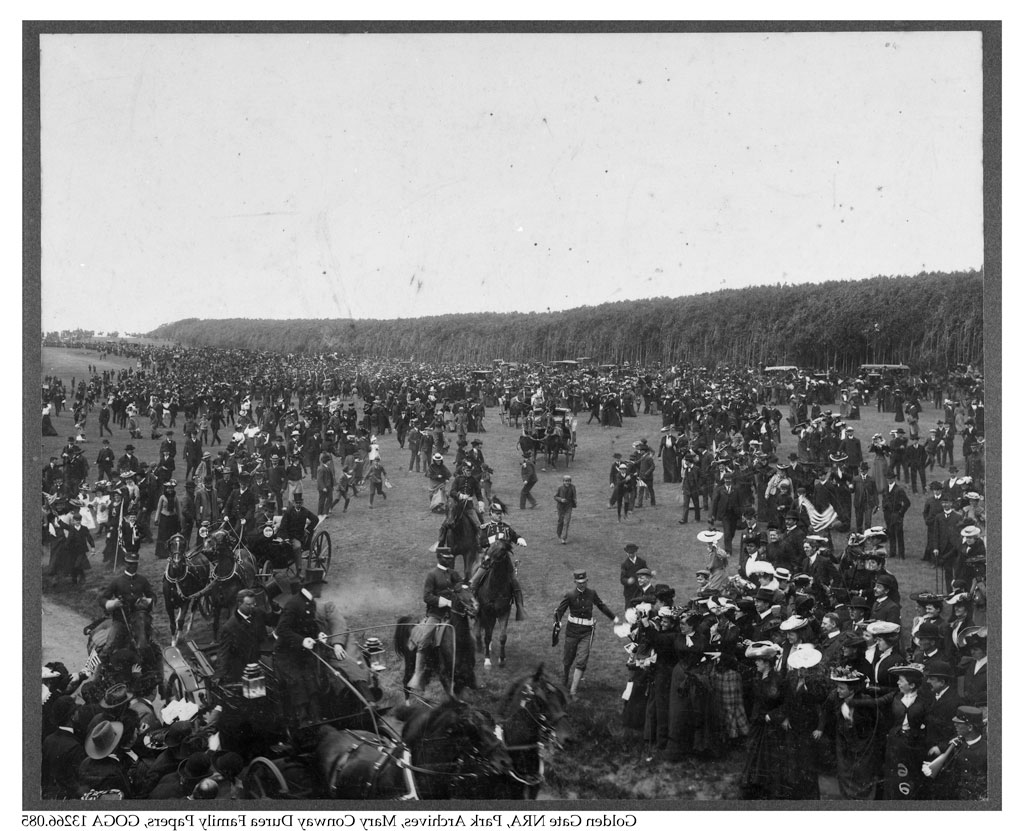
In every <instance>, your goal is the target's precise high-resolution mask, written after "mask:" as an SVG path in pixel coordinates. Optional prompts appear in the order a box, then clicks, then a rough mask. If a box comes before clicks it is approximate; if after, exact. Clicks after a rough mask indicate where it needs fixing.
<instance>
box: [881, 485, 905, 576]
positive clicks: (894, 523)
mask: <svg viewBox="0 0 1024 831" xmlns="http://www.w3.org/2000/svg"><path fill="white" fill-rule="evenodd" d="M885 480H886V487H885V491H884V492H883V493H882V516H883V518H884V519H885V533H886V536H887V537H888V539H889V545H890V546H891V548H890V551H889V553H890V554H894V555H896V556H897V557H899V559H901V560H905V559H906V557H907V553H906V552H907V546H906V542H905V541H904V538H903V517H904V516H905V515H906V513H907V511H909V510H910V497H909V496H907V492H906V491H905V490H903V488H902V487H900V485H899V484H897V482H896V471H895V470H893V469H892V468H889V470H887V471H886V473H885Z"/></svg>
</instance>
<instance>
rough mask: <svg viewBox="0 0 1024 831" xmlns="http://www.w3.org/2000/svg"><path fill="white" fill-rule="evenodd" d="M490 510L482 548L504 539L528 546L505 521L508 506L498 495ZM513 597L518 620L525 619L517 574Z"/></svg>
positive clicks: (493, 500)
mask: <svg viewBox="0 0 1024 831" xmlns="http://www.w3.org/2000/svg"><path fill="white" fill-rule="evenodd" d="M488 511H489V515H490V522H488V523H487V524H486V525H484V526H483V527H482V528H481V529H480V540H479V542H480V548H481V549H483V550H486V549H488V548H490V547H491V546H492V545H494V544H495V543H496V542H500V541H503V540H505V541H508V542H510V543H512V544H513V545H519V546H522V547H523V548H526V540H525V539H524V538H523V537H521V536H520V535H519V533H518V532H517V531H516V530H515V529H514V528H513V527H512V526H511V525H509V524H508V523H507V522H505V519H504V517H505V514H506V513H508V508H507V507H506V505H505V503H504V502H502V501H501V500H500V499H498V497H496V496H495V497H492V498H491V504H490V506H489V508H488ZM478 574H479V572H477V574H473V575H471V576H470V577H471V581H472V579H475V578H477V576H478ZM512 598H513V600H514V601H515V604H516V620H525V619H526V604H525V603H524V601H523V589H522V587H521V586H520V585H519V578H518V577H516V576H515V575H513V577H512Z"/></svg>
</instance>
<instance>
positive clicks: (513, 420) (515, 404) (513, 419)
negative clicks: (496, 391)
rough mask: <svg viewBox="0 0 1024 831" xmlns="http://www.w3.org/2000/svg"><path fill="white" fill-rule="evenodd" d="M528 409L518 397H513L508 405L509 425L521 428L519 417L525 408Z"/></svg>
mask: <svg viewBox="0 0 1024 831" xmlns="http://www.w3.org/2000/svg"><path fill="white" fill-rule="evenodd" d="M524 409H526V405H525V404H523V402H522V401H520V400H519V399H518V398H513V399H512V400H511V401H510V402H509V405H508V422H509V426H513V425H514V426H515V428H516V429H517V430H518V429H519V417H520V416H521V415H522V414H523V410H524Z"/></svg>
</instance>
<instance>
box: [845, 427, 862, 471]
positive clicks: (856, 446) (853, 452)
mask: <svg viewBox="0 0 1024 831" xmlns="http://www.w3.org/2000/svg"><path fill="white" fill-rule="evenodd" d="M839 455H841V456H846V459H847V461H846V464H847V466H848V467H849V468H850V470H851V471H855V470H856V469H857V468H858V467H860V463H861V462H862V461H864V450H863V448H862V447H861V444H860V439H858V438H856V437H855V436H854V435H853V428H852V427H844V428H843V440H842V441H841V442H839Z"/></svg>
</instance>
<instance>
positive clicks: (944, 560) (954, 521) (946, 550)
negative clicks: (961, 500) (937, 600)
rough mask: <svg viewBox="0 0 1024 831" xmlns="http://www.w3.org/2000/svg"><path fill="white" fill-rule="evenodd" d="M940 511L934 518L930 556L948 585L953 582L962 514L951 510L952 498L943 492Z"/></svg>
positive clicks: (958, 551)
mask: <svg viewBox="0 0 1024 831" xmlns="http://www.w3.org/2000/svg"><path fill="white" fill-rule="evenodd" d="M941 502H942V513H941V514H940V515H939V516H937V517H936V518H935V526H934V528H935V548H933V549H932V557H933V559H934V560H935V563H936V565H938V566H939V567H940V568H942V575H943V580H944V581H945V585H946V586H947V587H948V586H949V584H950V583H952V582H953V575H954V570H955V568H956V561H957V556H958V555H959V553H960V524H961V522H962V521H963V516H962V515H961V514H960V513H958V512H957V511H954V510H953V500H952V499H951V498H950V497H948V496H946V495H945V494H943V496H942V500H941Z"/></svg>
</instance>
